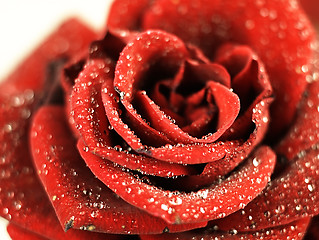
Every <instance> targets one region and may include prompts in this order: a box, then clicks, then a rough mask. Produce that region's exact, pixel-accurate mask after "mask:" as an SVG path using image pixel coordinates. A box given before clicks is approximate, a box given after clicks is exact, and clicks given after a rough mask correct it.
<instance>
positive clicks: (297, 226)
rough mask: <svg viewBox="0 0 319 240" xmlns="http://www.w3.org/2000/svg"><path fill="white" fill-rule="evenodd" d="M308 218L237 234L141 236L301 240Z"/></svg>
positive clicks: (152, 238)
mask: <svg viewBox="0 0 319 240" xmlns="http://www.w3.org/2000/svg"><path fill="white" fill-rule="evenodd" d="M309 220H310V219H309V218H305V219H301V220H298V221H295V222H292V223H290V224H287V225H283V226H279V227H276V228H268V229H263V230H260V231H252V232H245V233H243V232H238V231H237V230H235V229H232V230H231V231H230V232H221V231H214V230H213V229H209V228H208V229H200V230H195V231H189V232H185V233H176V234H162V235H142V236H141V239H142V240H161V239H165V240H180V239H192V240H212V239H216V240H217V239H218V240H227V239H229V240H248V239H249V240H255V239H260V240H261V239H263V240H271V239H272V240H277V239H295V240H301V239H303V236H304V234H305V232H306V230H307V227H308V224H309Z"/></svg>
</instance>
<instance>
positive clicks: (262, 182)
mask: <svg viewBox="0 0 319 240" xmlns="http://www.w3.org/2000/svg"><path fill="white" fill-rule="evenodd" d="M82 154H88V155H89V154H90V153H83V152H82ZM275 159H276V158H275V155H274V154H273V152H272V151H271V150H270V149H269V148H266V147H264V148H261V149H259V150H258V151H257V152H256V153H255V155H254V159H249V160H247V161H246V162H245V163H244V164H243V166H241V167H240V168H239V169H238V170H237V171H235V172H233V173H232V174H231V175H230V177H228V178H227V179H226V180H224V181H222V182H221V183H220V184H216V185H211V186H209V187H208V188H205V189H201V190H198V191H196V192H191V193H182V192H176V191H175V192H171V191H167V190H162V189H159V188H157V187H156V186H153V185H150V184H147V183H144V182H143V178H138V177H136V176H134V175H133V174H131V173H129V172H128V171H127V169H123V168H120V167H118V166H115V165H114V164H112V163H111V162H107V161H103V160H101V159H100V158H97V157H95V156H94V155H92V154H91V157H86V160H87V161H89V162H88V165H89V166H90V168H91V170H92V172H93V173H94V174H95V175H96V176H97V177H98V178H99V179H100V180H101V181H102V182H104V183H105V184H106V185H107V186H108V187H109V188H110V189H112V190H113V191H115V192H116V193H117V194H118V195H119V196H120V197H121V198H123V199H124V200H125V201H127V202H129V203H130V204H132V205H134V206H136V207H138V208H141V209H144V210H145V211H147V212H148V213H150V214H152V215H154V216H159V217H161V218H162V219H164V220H165V221H167V222H168V223H170V224H174V223H175V224H181V223H183V224H184V223H188V222H201V221H205V220H210V219H215V218H220V217H225V216H226V215H228V214H230V213H232V212H234V211H236V210H238V209H240V208H242V207H244V206H245V205H246V204H247V203H248V202H250V201H251V200H252V199H253V198H254V197H256V196H257V195H258V194H259V192H260V191H261V190H262V189H263V188H264V187H265V186H266V184H267V182H268V180H269V178H270V175H271V173H272V171H273V167H274V164H275Z"/></svg>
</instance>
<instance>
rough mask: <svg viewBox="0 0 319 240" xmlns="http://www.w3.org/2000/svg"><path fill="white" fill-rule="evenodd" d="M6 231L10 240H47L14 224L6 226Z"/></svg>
mask: <svg viewBox="0 0 319 240" xmlns="http://www.w3.org/2000/svg"><path fill="white" fill-rule="evenodd" d="M7 231H8V234H9V235H10V237H11V238H12V240H47V238H45V237H42V236H39V235H37V234H36V233H33V232H30V231H28V230H26V229H23V228H21V227H19V226H17V225H14V224H12V223H11V224H8V226H7Z"/></svg>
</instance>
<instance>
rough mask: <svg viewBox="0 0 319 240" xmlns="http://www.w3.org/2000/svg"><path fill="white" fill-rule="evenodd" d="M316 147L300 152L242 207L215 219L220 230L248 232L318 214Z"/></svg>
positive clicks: (318, 194)
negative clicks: (256, 195)
mask: <svg viewBox="0 0 319 240" xmlns="http://www.w3.org/2000/svg"><path fill="white" fill-rule="evenodd" d="M318 157H319V150H318V148H316V149H311V150H309V151H308V152H307V153H305V154H303V155H299V156H298V157H297V158H296V159H294V161H292V162H290V163H289V165H288V166H287V167H286V168H285V169H284V171H283V172H282V173H280V174H279V175H278V176H276V178H275V179H274V180H273V181H272V182H271V183H270V184H269V186H268V187H267V188H266V189H265V190H264V191H263V192H262V194H260V195H259V196H258V197H257V198H256V199H254V200H253V201H252V202H251V203H249V204H248V205H247V206H246V207H245V208H244V210H243V211H242V212H241V211H239V212H236V213H234V214H233V215H230V216H229V217H226V218H224V219H220V220H218V221H216V224H217V225H218V226H219V227H220V229H224V230H226V229H227V230H228V229H237V230H239V231H240V230H246V231H250V230H251V229H256V230H258V229H263V228H267V227H272V226H278V225H284V224H287V223H290V222H292V221H295V220H297V219H300V218H303V217H311V216H315V215H317V214H318V213H319V191H317V189H319V175H318V171H319V160H318Z"/></svg>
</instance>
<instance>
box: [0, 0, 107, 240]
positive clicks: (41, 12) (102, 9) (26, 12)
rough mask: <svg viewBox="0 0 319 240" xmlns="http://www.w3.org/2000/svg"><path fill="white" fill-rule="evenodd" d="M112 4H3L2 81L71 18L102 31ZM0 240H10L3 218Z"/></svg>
mask: <svg viewBox="0 0 319 240" xmlns="http://www.w3.org/2000/svg"><path fill="white" fill-rule="evenodd" d="M111 1H112V0H92V1H87V0H86V1H85V0H46V1H41V0H28V1H21V0H10V1H0V79H3V78H4V76H5V75H7V74H8V73H9V72H11V71H13V70H14V67H15V66H16V65H17V64H18V63H19V62H21V61H22V60H23V58H24V57H25V56H27V55H28V54H29V53H31V52H32V49H34V48H35V47H36V46H37V44H39V43H40V42H41V41H42V40H43V39H44V38H45V36H47V35H48V34H50V32H52V31H53V30H54V28H55V27H57V26H58V25H59V24H60V23H61V22H62V21H63V20H64V19H66V18H67V17H68V16H79V17H80V18H81V19H83V20H84V21H86V22H88V23H89V24H90V25H91V26H93V27H94V28H96V29H99V28H102V26H103V25H104V23H105V21H106V16H107V10H108V8H109V5H110V3H111ZM0 239H1V240H9V239H10V237H9V236H8V234H7V232H6V222H5V221H4V220H3V219H2V218H0Z"/></svg>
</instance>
